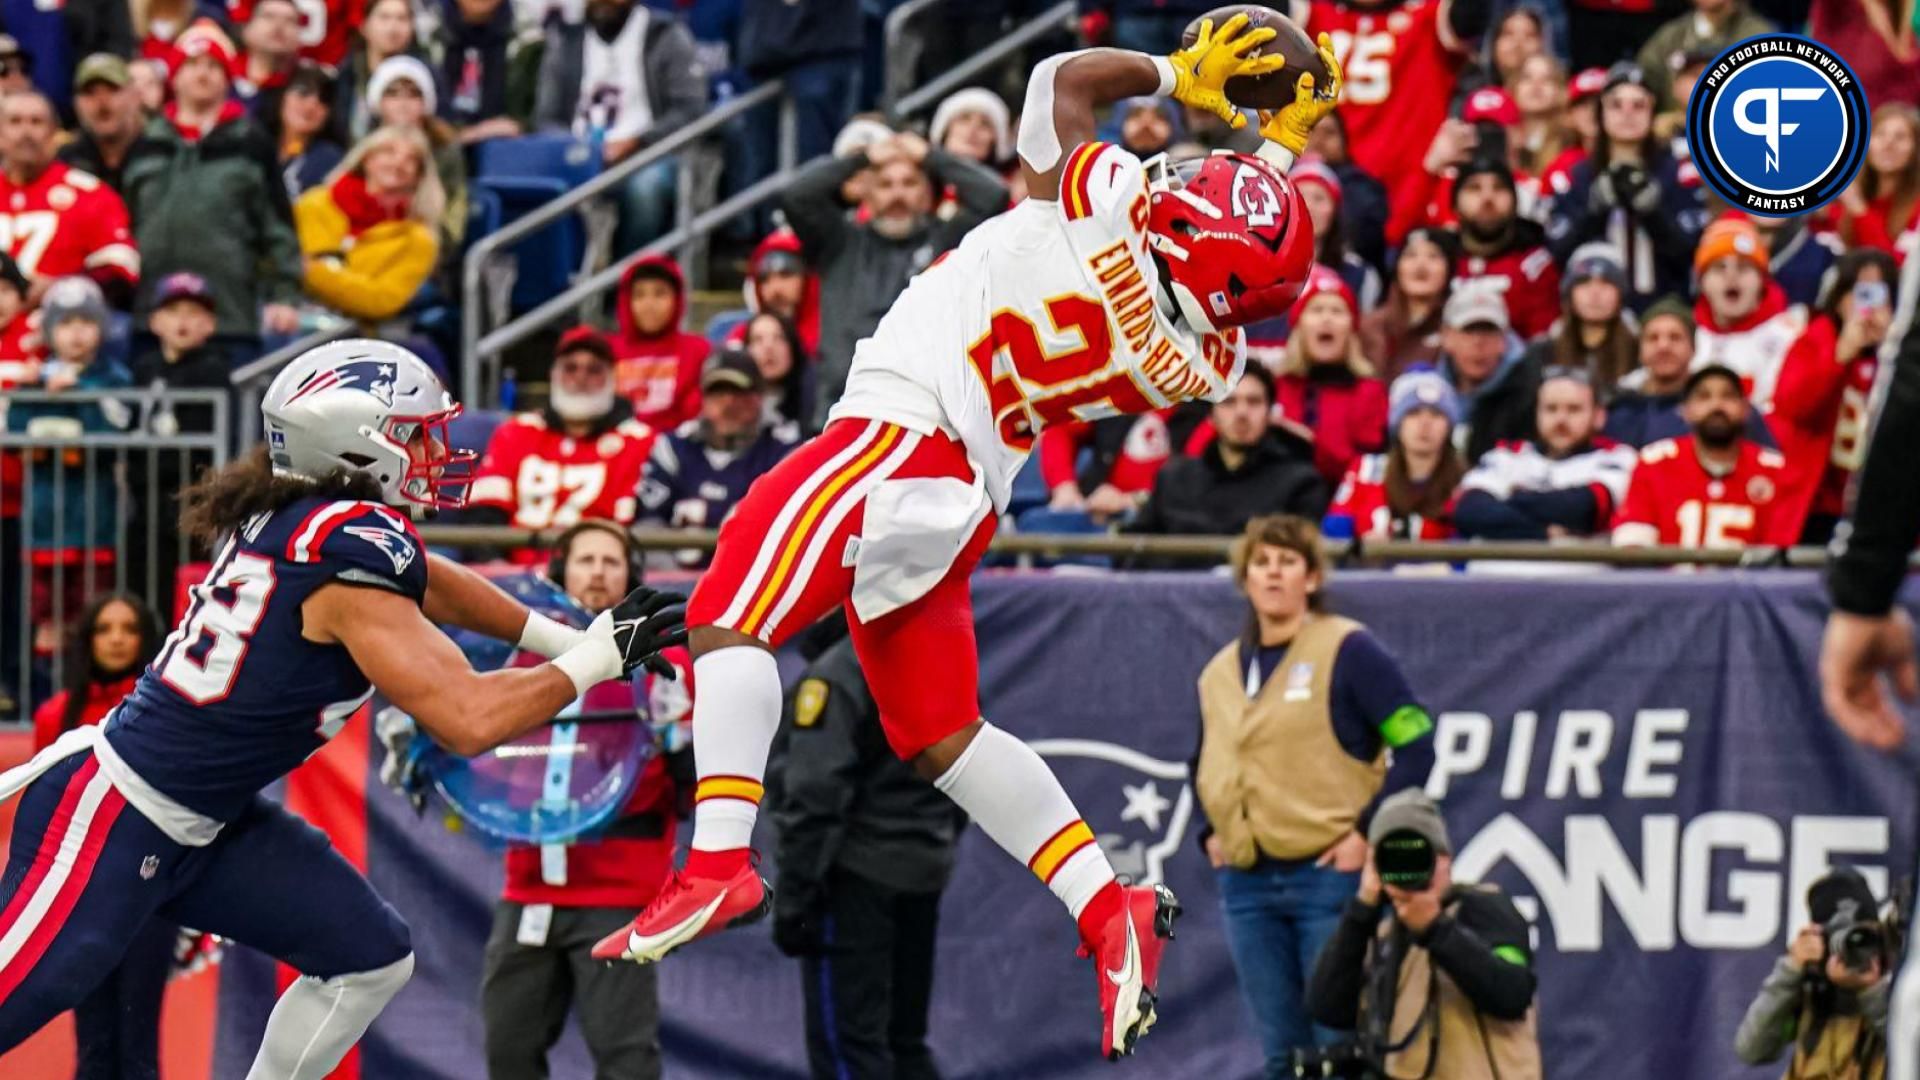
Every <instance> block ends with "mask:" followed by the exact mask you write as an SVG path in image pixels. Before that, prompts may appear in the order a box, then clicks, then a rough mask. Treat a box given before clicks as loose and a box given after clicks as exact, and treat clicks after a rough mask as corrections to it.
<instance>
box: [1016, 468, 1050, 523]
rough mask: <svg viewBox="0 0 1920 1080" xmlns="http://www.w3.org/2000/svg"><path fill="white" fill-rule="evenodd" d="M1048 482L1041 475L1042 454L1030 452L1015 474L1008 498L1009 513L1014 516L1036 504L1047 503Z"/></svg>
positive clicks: (1017, 516) (1042, 504)
mask: <svg viewBox="0 0 1920 1080" xmlns="http://www.w3.org/2000/svg"><path fill="white" fill-rule="evenodd" d="M1047 494H1048V492H1047V482H1046V480H1045V479H1044V478H1042V477H1041V475H1040V455H1039V454H1030V455H1028V456H1027V462H1026V464H1024V465H1022V466H1020V471H1019V472H1017V473H1015V474H1014V476H1013V493H1012V494H1011V495H1010V496H1009V497H1008V499H1007V514H1008V515H1009V516H1011V517H1014V518H1016V519H1017V518H1019V516H1020V515H1021V514H1022V513H1024V512H1026V511H1028V510H1031V509H1033V508H1034V507H1036V506H1045V505H1047Z"/></svg>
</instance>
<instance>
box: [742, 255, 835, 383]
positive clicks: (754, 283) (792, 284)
mask: <svg viewBox="0 0 1920 1080" xmlns="http://www.w3.org/2000/svg"><path fill="white" fill-rule="evenodd" d="M746 294H747V309H748V310H750V311H752V312H753V313H754V314H756V315H758V314H759V313H761V312H763V311H771V312H773V313H774V314H775V315H780V316H783V317H784V318H785V319H786V320H787V321H788V322H790V323H792V324H793V327H794V329H795V330H797V331H799V333H800V342H801V344H803V345H805V346H806V347H807V357H808V359H809V360H811V359H812V358H814V357H817V356H819V355H820V278H819V277H818V276H817V275H815V274H814V273H813V272H812V271H810V270H808V269H807V260H806V257H805V256H804V255H803V254H802V253H801V251H800V238H799V237H798V236H795V235H794V234H793V230H792V229H779V230H776V231H774V232H771V233H768V234H767V236H766V238H765V239H763V240H761V241H760V243H759V244H758V245H756V246H755V247H754V249H753V254H752V255H749V256H748V257H747V283H746ZM750 321H751V320H748V319H743V320H741V322H740V324H739V325H738V326H735V327H734V328H733V329H732V330H730V331H728V332H727V340H728V341H729V342H735V341H745V340H747V323H748V322H750Z"/></svg>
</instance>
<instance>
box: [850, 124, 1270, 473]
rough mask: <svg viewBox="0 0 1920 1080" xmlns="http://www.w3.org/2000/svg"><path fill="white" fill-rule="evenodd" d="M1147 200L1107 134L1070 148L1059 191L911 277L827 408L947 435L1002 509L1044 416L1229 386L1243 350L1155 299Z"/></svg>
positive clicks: (1125, 408)
mask: <svg viewBox="0 0 1920 1080" xmlns="http://www.w3.org/2000/svg"><path fill="white" fill-rule="evenodd" d="M1248 171H1249V173H1250V174H1251V175H1252V176H1253V177H1254V178H1256V179H1257V178H1258V174H1255V173H1253V170H1251V169H1249V170H1248ZM1254 188H1258V190H1259V191H1267V189H1266V186H1265V181H1264V180H1260V181H1259V183H1258V184H1249V190H1253V189H1254ZM1267 194H1268V195H1269V196H1272V198H1273V209H1274V210H1275V211H1278V209H1279V202H1278V196H1277V193H1272V192H1270V191H1268V192H1267ZM1249 198H1250V199H1252V200H1254V201H1257V192H1256V194H1255V195H1250V196H1249ZM1255 209H1256V211H1257V207H1256V208H1255ZM1147 211H1148V197H1147V182H1146V172H1145V170H1144V169H1143V168H1142V166H1141V163H1140V159H1138V158H1136V157H1134V156H1133V155H1132V154H1129V153H1127V152H1126V151H1125V150H1123V149H1121V148H1120V147H1118V146H1115V145H1113V144H1111V143H1103V142H1089V143H1083V144H1081V145H1080V146H1078V147H1076V148H1074V149H1073V151H1072V152H1070V153H1069V154H1068V155H1067V156H1066V159H1065V164H1064V165H1063V166H1062V168H1061V174H1060V198H1059V200H1058V201H1043V200H1040V199H1027V200H1026V201H1024V202H1022V203H1020V204H1019V205H1018V206H1015V207H1014V208H1012V209H1011V210H1008V211H1007V212H1006V213H1003V214H1000V215H999V216H997V217H994V218H991V219H989V220H988V221H986V222H984V223H982V224H981V225H980V226H979V227H978V228H976V229H974V230H973V231H972V232H970V233H968V234H967V237H966V239H964V240H962V241H961V242H960V246H959V247H957V248H955V249H953V250H952V251H951V252H949V253H947V254H946V255H945V256H943V257H941V258H940V259H937V260H935V262H934V264H933V265H932V266H930V267H928V268H927V269H926V270H925V271H924V272H922V273H921V274H919V275H918V276H917V277H915V278H914V279H913V280H912V281H911V282H910V283H908V285H907V289H906V291H905V292H903V293H901V294H900V297H899V299H897V300H895V301H894V304H893V307H892V309H891V310H889V311H888V312H887V314H886V316H885V317H883V318H882V319H881V320H880V325H879V327H878V328H876V329H875V330H874V332H873V336H872V337H869V338H866V339H864V340H862V341H861V342H860V344H859V345H858V347H856V349H855V350H854V357H853V368H852V371H851V373H850V374H849V376H848V379H847V390H846V394H845V396H843V397H842V398H841V400H840V402H839V404H838V405H836V406H835V407H834V410H833V413H832V416H833V417H834V418H836V419H837V418H840V417H863V418H868V419H875V420H885V421H889V422H892V423H895V424H899V425H901V426H902V427H906V428H908V429H910V430H913V431H917V432H919V433H921V434H922V435H927V434H931V433H933V432H935V431H944V432H947V433H950V434H952V435H955V436H957V437H958V438H959V440H960V441H961V442H962V443H963V444H964V445H965V447H966V450H967V455H968V457H969V458H971V459H972V461H973V464H974V467H975V468H976V470H978V472H979V473H980V478H981V479H982V480H983V481H984V483H985V485H986V492H987V495H988V497H989V498H991V499H992V501H993V504H994V506H995V507H997V508H999V509H1002V510H1004V509H1005V508H1006V505H1007V497H1008V495H1009V493H1010V491H1011V488H1012V484H1013V477H1014V474H1015V473H1017V472H1019V471H1020V467H1021V465H1022V464H1023V463H1024V462H1025V461H1026V459H1027V455H1028V453H1029V452H1030V451H1031V450H1032V449H1033V445H1034V439H1035V437H1036V436H1037V435H1038V434H1039V432H1040V431H1041V429H1043V428H1044V427H1046V426H1047V425H1048V424H1051V423H1060V422H1064V421H1069V420H1097V419H1099V418H1101V417H1104V416H1115V415H1120V414H1133V413H1144V412H1150V411H1152V410H1154V409H1158V408H1161V407H1163V406H1166V405H1171V404H1173V403H1175V402H1180V401H1189V400H1194V399H1204V400H1208V401H1218V400H1220V399H1221V398H1223V397H1225V396H1226V394H1227V392H1228V391H1229V390H1230V389H1231V388H1232V387H1233V385H1234V384H1235V383H1236V382H1237V381H1238V380H1239V377H1240V371H1241V369H1242V367H1243V365H1244V364H1245V363H1246V346H1245V344H1244V342H1243V341H1242V340H1241V336H1240V333H1239V332H1238V331H1237V330H1229V331H1227V332H1226V333H1224V334H1213V333H1204V334H1203V333H1196V332H1195V331H1194V330H1193V329H1191V328H1190V327H1188V326H1187V325H1186V324H1185V323H1184V322H1183V321H1181V320H1178V319H1176V318H1173V317H1170V316H1169V315H1168V314H1167V313H1166V312H1164V311H1163V310H1162V309H1161V307H1160V304H1159V303H1158V301H1157V297H1158V295H1159V288H1160V286H1159V273H1158V270H1157V268H1156V267H1155V265H1154V262H1153V259H1152V258H1151V257H1150V256H1149V254H1148V250H1147ZM1202 300H1203V301H1204V300H1205V298H1202Z"/></svg>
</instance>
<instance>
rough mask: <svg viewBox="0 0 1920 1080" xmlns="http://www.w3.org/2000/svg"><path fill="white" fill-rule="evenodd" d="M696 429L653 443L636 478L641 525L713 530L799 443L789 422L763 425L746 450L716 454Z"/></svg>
mask: <svg viewBox="0 0 1920 1080" xmlns="http://www.w3.org/2000/svg"><path fill="white" fill-rule="evenodd" d="M700 425H701V421H699V420H689V421H687V422H686V423H684V424H682V425H680V427H679V428H678V429H676V430H675V431H673V433H671V434H669V435H663V436H661V437H660V438H658V439H655V440H654V441H653V452H652V453H651V455H650V456H648V458H647V465H646V469H645V471H644V472H643V473H642V474H641V479H640V515H639V517H640V520H641V521H657V522H660V523H661V524H664V525H668V526H671V527H673V528H676V529H679V528H694V529H700V528H705V529H717V528H719V527H720V523H721V522H722V521H725V520H726V517H727V515H728V514H731V513H733V508H734V506H735V505H736V504H738V503H739V502H740V500H741V499H743V498H745V497H746V494H747V489H748V488H750V487H752V486H753V482H754V481H755V480H758V479H760V477H762V476H763V475H765V474H766V473H768V472H770V471H772V469H773V467H774V466H775V465H778V464H780V459H781V458H784V457H786V456H787V455H788V454H789V453H791V452H792V450H793V448H794V447H795V446H797V445H799V443H800V430H799V428H798V427H796V426H794V425H793V424H790V423H780V424H763V425H762V427H761V429H760V434H759V437H758V438H756V439H754V440H753V441H752V442H750V443H748V444H747V445H746V446H744V447H741V448H740V449H738V450H715V449H713V448H712V447H710V446H708V445H707V444H706V442H705V440H704V438H703V436H702V432H701V429H700ZM695 554H696V556H697V553H695ZM683 561H686V560H684V559H683Z"/></svg>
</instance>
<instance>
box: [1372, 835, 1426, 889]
mask: <svg viewBox="0 0 1920 1080" xmlns="http://www.w3.org/2000/svg"><path fill="white" fill-rule="evenodd" d="M1438 855H1439V853H1438V852H1436V851H1434V849H1433V841H1431V840H1429V839H1427V838H1426V837H1425V836H1422V835H1421V834H1419V833H1417V832H1415V831H1414V830H1412V829H1395V830H1393V831H1392V832H1390V833H1388V834H1386V835H1385V836H1382V837H1381V838H1380V842H1379V843H1377V844H1375V845H1373V868H1374V870H1375V871H1377V872H1378V873H1379V875H1380V882H1381V884H1383V885H1391V886H1393V887H1394V888H1396V889H1404V890H1406V891H1407V892H1420V891H1422V890H1424V889H1425V888H1426V887H1427V886H1428V885H1431V884H1433V871H1434V867H1435V865H1436V860H1437V859H1438Z"/></svg>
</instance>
